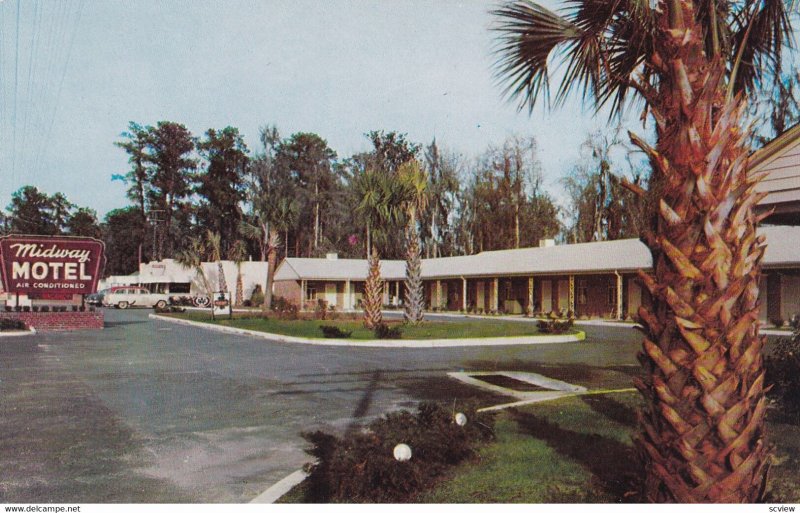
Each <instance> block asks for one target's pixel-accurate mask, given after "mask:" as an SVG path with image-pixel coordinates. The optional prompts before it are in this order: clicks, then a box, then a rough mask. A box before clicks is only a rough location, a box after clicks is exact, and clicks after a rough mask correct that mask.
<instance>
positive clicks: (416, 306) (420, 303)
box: [403, 219, 425, 324]
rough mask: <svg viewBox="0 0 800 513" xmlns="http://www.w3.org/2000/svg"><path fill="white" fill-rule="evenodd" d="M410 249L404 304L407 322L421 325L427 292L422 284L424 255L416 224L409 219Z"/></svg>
mask: <svg viewBox="0 0 800 513" xmlns="http://www.w3.org/2000/svg"><path fill="white" fill-rule="evenodd" d="M406 239H407V240H408V248H407V253H406V281H405V289H406V297H405V302H404V310H405V312H404V315H403V316H404V317H405V319H406V322H409V323H411V324H419V323H420V322H421V321H422V319H423V316H424V311H425V291H424V290H423V283H422V255H421V253H420V249H419V234H418V233H417V229H416V223H415V222H414V220H413V219H409V223H408V226H407V227H406Z"/></svg>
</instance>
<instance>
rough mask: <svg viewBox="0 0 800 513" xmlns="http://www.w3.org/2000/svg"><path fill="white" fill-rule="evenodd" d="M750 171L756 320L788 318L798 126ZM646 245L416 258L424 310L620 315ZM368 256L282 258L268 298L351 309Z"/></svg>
mask: <svg viewBox="0 0 800 513" xmlns="http://www.w3.org/2000/svg"><path fill="white" fill-rule="evenodd" d="M750 166H751V168H750V169H751V172H754V173H765V178H764V179H763V180H762V182H761V183H760V184H759V186H758V191H759V192H765V193H767V196H766V197H765V198H764V199H763V200H762V201H761V202H760V203H759V205H758V207H757V211H758V212H759V213H761V212H772V214H771V215H769V217H767V218H765V219H764V220H763V221H762V225H761V227H760V228H759V234H763V235H765V237H766V241H767V245H768V247H767V251H766V254H765V256H764V260H763V261H762V277H761V284H760V294H761V299H760V301H761V313H760V316H761V319H762V320H763V321H765V322H772V321H773V320H783V321H788V320H789V319H791V317H792V316H793V315H797V314H800V125H797V126H795V127H793V128H791V129H790V130H788V131H786V132H785V133H784V134H782V135H781V136H779V137H777V138H775V139H774V140H772V141H771V142H770V143H769V144H767V145H766V146H764V147H763V148H761V149H760V150H758V151H757V152H755V153H754V154H753V155H751V157H750ZM652 265H653V262H652V257H651V255H650V251H649V250H648V248H647V247H646V246H645V245H644V243H642V242H641V241H639V240H638V239H628V240H618V241H607V242H589V243H583V244H567V245H555V244H553V241H542V242H541V243H540V245H539V247H537V248H521V249H510V250H503V251H486V252H482V253H478V254H477V255H469V256H458V257H445V258H436V259H428V260H423V262H422V277H423V281H424V288H425V303H426V305H427V307H428V310H433V311H440V310H441V311H463V312H473V313H492V312H502V313H508V314H529V315H530V314H536V315H541V314H548V313H550V312H552V311H557V312H562V313H566V312H569V311H572V312H574V314H575V315H576V316H578V317H601V318H613V319H626V318H630V317H631V316H632V315H634V314H635V313H636V312H637V310H638V308H639V306H641V305H645V306H647V304H648V302H649V298H648V293H647V291H645V290H643V289H642V287H641V286H640V285H639V283H638V280H637V278H636V274H637V272H638V271H639V270H643V271H645V272H647V271H648V270H650V269H652ZM366 276H367V262H366V260H354V259H338V258H337V257H336V255H328V256H327V258H324V259H323V258H287V259H285V260H284V261H283V262H282V263H281V264H280V265H279V266H278V269H277V271H276V273H275V284H274V286H273V287H274V288H273V290H274V293H275V294H276V295H278V296H283V297H284V298H286V299H288V300H290V301H292V302H294V303H295V304H297V305H298V306H300V307H301V308H303V309H311V308H314V307H315V306H316V304H317V302H318V300H320V299H322V300H324V301H326V302H327V303H328V304H329V305H332V306H335V307H336V308H337V309H339V310H354V309H359V308H360V305H361V302H362V299H363V293H364V283H365V279H366ZM381 276H382V278H383V279H384V280H385V286H384V304H386V305H391V306H396V305H398V304H400V303H401V301H402V300H401V298H402V296H403V281H404V278H405V262H404V261H397V260H389V261H382V262H381Z"/></svg>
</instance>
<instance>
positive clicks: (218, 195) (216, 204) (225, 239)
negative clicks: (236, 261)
mask: <svg viewBox="0 0 800 513" xmlns="http://www.w3.org/2000/svg"><path fill="white" fill-rule="evenodd" d="M197 150H198V151H199V153H200V154H201V155H202V156H203V158H204V160H205V165H204V168H203V172H202V173H200V174H198V175H197V177H196V178H195V180H196V181H197V187H196V188H195V192H196V193H197V194H198V196H199V197H200V198H202V200H203V201H202V202H201V204H200V207H199V209H198V212H197V216H198V221H199V224H200V225H202V226H203V227H205V228H206V229H209V230H211V231H213V232H214V233H216V234H218V235H219V237H220V250H221V251H222V253H223V254H224V253H226V252H227V251H229V250H230V248H231V246H232V245H233V244H234V242H235V241H236V240H237V239H238V238H239V224H240V223H241V221H242V209H241V207H240V204H241V202H242V201H244V199H245V176H246V173H247V166H248V162H249V159H248V156H247V153H248V149H247V145H246V144H245V143H244V139H243V138H242V136H241V135H240V134H239V130H238V129H237V128H234V127H230V126H229V127H225V128H223V129H222V130H214V129H213V128H212V129H209V130H208V131H207V132H206V136H205V139H203V140H201V141H200V142H198V143H197Z"/></svg>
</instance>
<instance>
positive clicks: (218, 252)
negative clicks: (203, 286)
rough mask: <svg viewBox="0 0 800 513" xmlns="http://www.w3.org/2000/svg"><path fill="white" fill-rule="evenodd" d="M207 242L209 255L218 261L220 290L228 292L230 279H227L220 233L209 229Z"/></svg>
mask: <svg viewBox="0 0 800 513" xmlns="http://www.w3.org/2000/svg"><path fill="white" fill-rule="evenodd" d="M205 242H206V251H207V252H208V257H209V258H210V259H211V260H213V261H215V262H216V263H217V283H218V286H219V290H218V292H228V281H227V280H226V279H225V269H223V267H222V245H221V244H220V235H219V233H216V232H212V231H211V230H208V231H207V232H206V241H205Z"/></svg>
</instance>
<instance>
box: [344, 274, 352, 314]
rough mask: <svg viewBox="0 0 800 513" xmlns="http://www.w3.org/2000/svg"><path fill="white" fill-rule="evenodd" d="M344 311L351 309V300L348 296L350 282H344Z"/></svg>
mask: <svg viewBox="0 0 800 513" xmlns="http://www.w3.org/2000/svg"><path fill="white" fill-rule="evenodd" d="M344 309H345V310H352V309H353V298H352V297H351V296H350V280H345V281H344Z"/></svg>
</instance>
